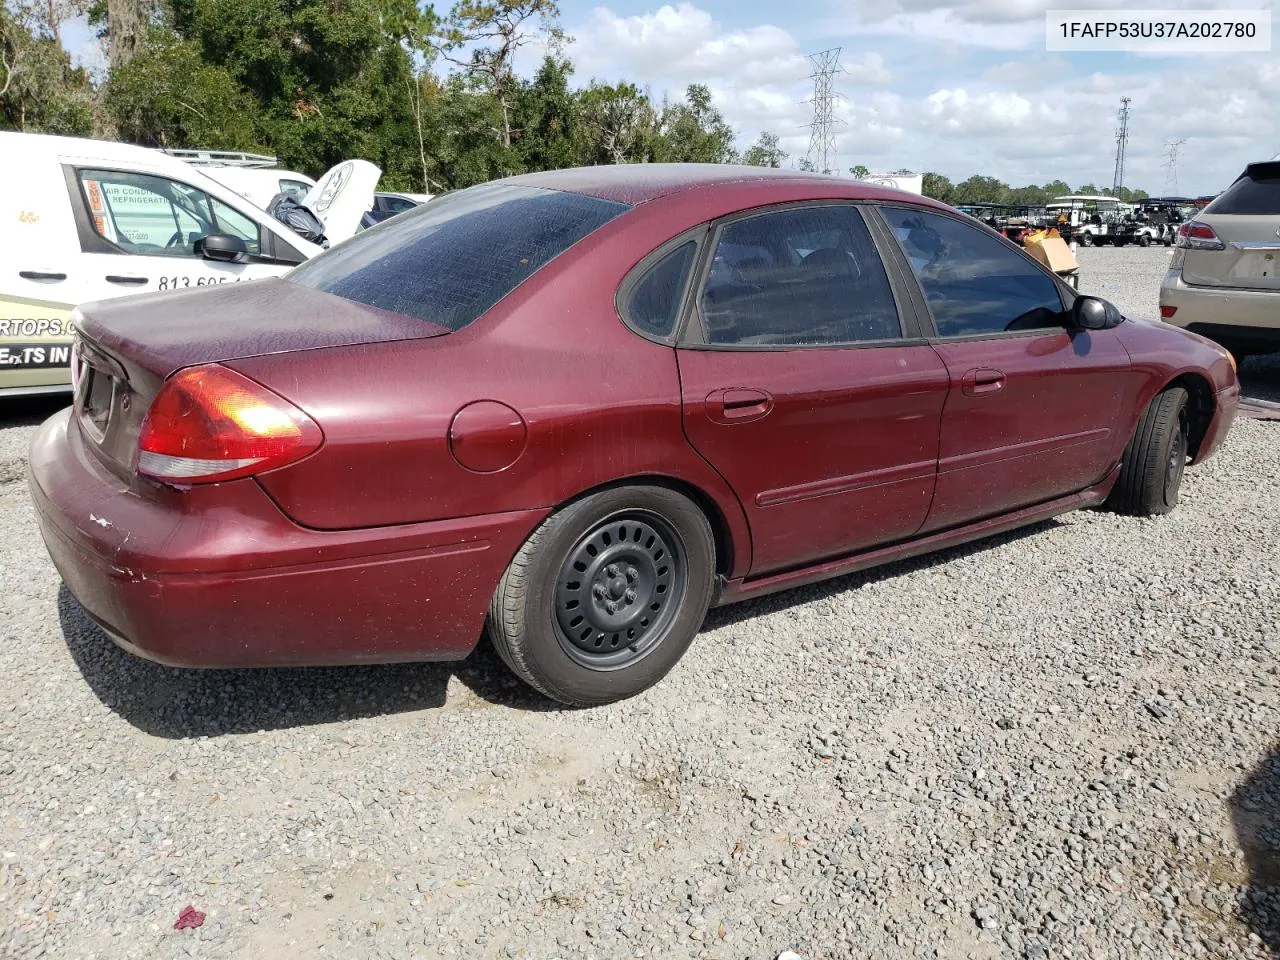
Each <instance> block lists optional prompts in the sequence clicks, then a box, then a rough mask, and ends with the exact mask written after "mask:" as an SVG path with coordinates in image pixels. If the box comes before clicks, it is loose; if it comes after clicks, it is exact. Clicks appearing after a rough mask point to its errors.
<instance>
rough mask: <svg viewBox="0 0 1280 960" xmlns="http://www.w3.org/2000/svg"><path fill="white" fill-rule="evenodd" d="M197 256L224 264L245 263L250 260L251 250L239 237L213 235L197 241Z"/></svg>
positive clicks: (220, 234) (224, 234) (222, 234)
mask: <svg viewBox="0 0 1280 960" xmlns="http://www.w3.org/2000/svg"><path fill="white" fill-rule="evenodd" d="M195 252H196V255H197V256H200V257H204V258H205V259H206V260H220V261H222V262H223V263H244V262H245V260H247V259H249V248H248V247H247V246H245V243H244V241H243V240H241V239H240V238H239V237H233V236H231V235H230V234H227V233H211V234H209V235H208V236H207V237H201V238H200V239H199V240H197V241H196V244H195Z"/></svg>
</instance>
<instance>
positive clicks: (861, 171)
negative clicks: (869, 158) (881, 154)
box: [849, 164, 871, 180]
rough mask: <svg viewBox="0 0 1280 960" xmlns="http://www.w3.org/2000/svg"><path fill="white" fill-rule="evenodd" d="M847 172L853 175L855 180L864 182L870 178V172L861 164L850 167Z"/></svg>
mask: <svg viewBox="0 0 1280 960" xmlns="http://www.w3.org/2000/svg"><path fill="white" fill-rule="evenodd" d="M849 172H850V173H851V174H853V175H854V177H855V178H857V179H858V180H865V179H867V177H869V176H871V171H870V170H869V169H868V168H867V167H864V166H863V165H862V164H858V165H857V166H854V167H850V168H849Z"/></svg>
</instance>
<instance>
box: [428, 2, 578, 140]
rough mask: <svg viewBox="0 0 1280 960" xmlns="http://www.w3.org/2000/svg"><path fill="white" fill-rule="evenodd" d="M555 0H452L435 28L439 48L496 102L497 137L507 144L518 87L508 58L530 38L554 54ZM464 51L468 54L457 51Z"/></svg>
mask: <svg viewBox="0 0 1280 960" xmlns="http://www.w3.org/2000/svg"><path fill="white" fill-rule="evenodd" d="M559 15H560V8H559V7H558V6H556V3H555V0H458V2H457V3H455V4H454V7H453V9H452V10H451V11H450V13H449V17H448V19H447V20H446V21H445V23H444V25H443V28H442V29H441V31H440V51H441V54H442V55H443V56H444V57H445V59H447V60H449V61H450V62H452V63H454V64H457V65H458V66H459V67H461V68H462V69H463V70H465V71H466V72H467V73H468V74H470V75H471V76H473V77H474V78H476V80H477V81H478V82H479V83H480V84H481V86H482V88H483V89H485V90H486V91H487V92H488V93H489V94H491V95H492V96H493V97H494V98H495V99H496V100H497V102H498V106H499V107H500V108H501V112H502V127H501V136H502V144H503V146H505V147H508V148H510V146H511V101H512V98H513V97H514V95H515V91H516V89H517V87H518V86H519V84H518V82H517V80H516V77H515V71H514V69H513V67H512V60H513V59H514V57H515V55H516V51H517V50H519V49H520V48H521V47H523V46H525V45H526V44H528V43H530V42H531V41H533V40H534V39H538V38H539V36H541V39H543V40H544V41H547V42H548V45H549V46H550V48H551V50H552V52H553V53H554V52H555V51H556V50H558V48H559V47H560V45H562V44H563V43H564V42H565V39H566V38H565V34H564V31H563V30H562V29H561V28H560V26H559V24H558V22H557V18H558V17H559ZM464 50H470V56H469V58H466V59H464V58H463V57H462V53H463V51H464Z"/></svg>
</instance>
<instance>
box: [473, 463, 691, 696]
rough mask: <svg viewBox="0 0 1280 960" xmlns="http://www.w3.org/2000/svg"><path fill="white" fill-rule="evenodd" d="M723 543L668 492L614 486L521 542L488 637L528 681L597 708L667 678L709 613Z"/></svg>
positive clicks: (492, 610) (496, 600)
mask: <svg viewBox="0 0 1280 960" xmlns="http://www.w3.org/2000/svg"><path fill="white" fill-rule="evenodd" d="M714 576H715V539H714V537H713V535H712V531H711V525H710V524H709V523H708V522H707V518H706V516H705V515H704V514H703V513H702V511H701V510H700V509H699V508H698V507H697V506H696V505H695V504H694V503H693V502H692V501H690V500H689V499H688V498H687V497H685V496H683V495H682V494H680V493H677V492H676V491H674V490H669V489H667V488H665V487H647V486H643V487H642V486H631V487H618V488H615V489H613V490H606V491H603V492H601V493H598V494H594V495H592V496H589V497H586V498H584V499H582V500H579V501H577V502H576V503H572V504H570V505H569V506H567V507H565V508H564V509H563V510H561V511H560V512H558V513H556V514H553V515H552V516H551V517H549V518H547V520H545V521H544V522H543V523H542V525H541V526H540V527H538V529H537V530H535V531H534V532H533V534H532V535H531V536H530V537H529V539H528V540H527V541H525V543H524V545H523V546H522V547H521V548H520V550H519V552H518V553H517V554H516V556H515V558H514V559H513V560H512V561H511V565H510V566H509V567H508V568H507V571H506V573H505V574H503V577H502V580H501V581H500V582H499V584H498V589H497V590H496V591H495V593H494V596H493V599H492V601H491V602H490V604H489V619H488V627H489V635H490V638H491V639H492V641H493V645H494V648H495V649H496V650H497V652H498V655H499V656H501V657H502V659H503V661H504V662H505V663H506V664H507V666H509V667H510V668H511V669H512V671H514V672H515V674H516V675H517V676H519V677H520V678H521V679H522V680H524V681H525V682H526V683H528V684H529V685H530V686H532V687H534V688H535V689H537V690H539V691H540V692H542V693H544V694H546V695H547V696H548V697H551V698H552V699H554V700H559V701H560V702H561V703H566V704H570V705H572V706H594V705H597V704H603V703H611V702H613V701H615V700H622V699H625V698H626V697H630V696H634V695H635V694H637V693H639V692H640V691H642V690H644V689H646V688H647V687H650V686H652V685H653V684H655V683H657V682H658V681H659V680H661V679H662V678H663V677H664V676H666V674H667V672H668V671H669V670H670V669H671V668H672V667H673V666H675V664H676V662H677V661H678V660H679V659H680V657H681V656H682V655H683V654H684V652H685V650H686V649H688V647H689V644H690V643H691V642H692V640H693V637H694V635H695V634H696V633H697V632H698V628H699V627H700V626H701V625H702V621H703V619H704V618H705V616H706V613H707V608H708V606H709V605H710V603H711V593H712V586H713V582H714Z"/></svg>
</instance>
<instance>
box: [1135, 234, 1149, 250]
mask: <svg viewBox="0 0 1280 960" xmlns="http://www.w3.org/2000/svg"><path fill="white" fill-rule="evenodd" d="M1138 246H1140V247H1149V246H1151V238H1150V237H1148V236H1147V235H1146V234H1145V233H1144V234H1143V235H1142V236H1140V237H1138Z"/></svg>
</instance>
